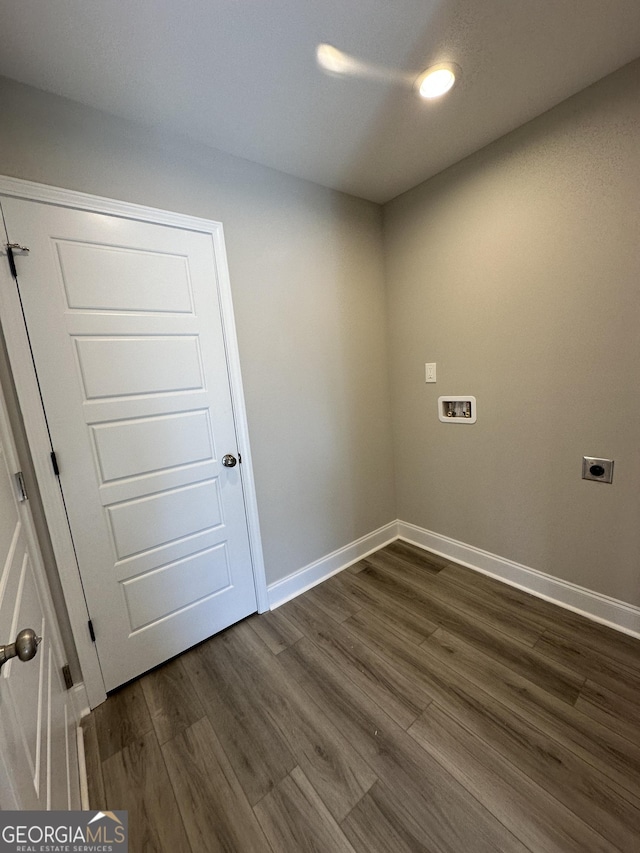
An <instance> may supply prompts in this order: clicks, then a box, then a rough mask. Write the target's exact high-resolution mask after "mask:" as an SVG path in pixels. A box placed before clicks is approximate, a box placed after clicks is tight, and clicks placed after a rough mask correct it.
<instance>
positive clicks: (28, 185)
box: [0, 175, 269, 708]
mask: <svg viewBox="0 0 640 853" xmlns="http://www.w3.org/2000/svg"><path fill="white" fill-rule="evenodd" d="M2 196H5V197H7V196H9V197H13V198H20V199H26V200H30V201H37V202H41V203H43V204H51V205H55V206H57V207H67V208H75V209H76V210H84V211H89V212H92V213H103V214H108V215H112V216H119V217H123V218H126V219H132V220H135V221H142V222H149V223H153V224H156V225H169V226H172V227H174V228H182V229H185V230H190V231H198V232H200V233H204V234H207V235H209V236H210V237H211V239H212V241H213V244H214V249H215V256H216V272H217V277H218V281H217V284H218V295H219V302H220V312H221V317H222V327H223V333H224V342H225V350H226V355H227V369H228V374H229V383H230V386H231V398H232V406H233V416H234V422H235V428H236V436H237V439H238V450H239V452H240V453H241V454H242V465H241V466H240V475H241V478H242V487H243V494H244V504H245V512H246V519H247V528H248V533H249V545H250V549H251V560H252V565H253V576H254V584H255V590H256V600H257V606H258V612H260V613H262V612H264V611H265V610H268V609H269V597H268V593H267V581H266V575H265V568H264V557H263V552H262V541H261V537H260V522H259V517H258V504H257V499H256V491H255V481H254V477H253V464H252V458H251V447H250V444H249V427H248V422H247V413H246V408H245V402H244V392H243V387H242V375H241V371H240V354H239V350H238V341H237V337H236V329H235V318H234V312H233V301H232V297H231V282H230V278H229V268H228V265H227V257H226V251H225V244H224V233H223V227H222V223H220V222H215V221H213V220H208V219H200V218H198V217H195V216H188V215H185V214H181V213H172V212H171V211H167V210H160V209H157V208H153V207H146V206H144V205H139V204H133V203H129V202H122V201H117V200H115V199H109V198H103V197H101V196H94V195H89V194H87V193H81V192H76V191H74V190H66V189H61V188H58V187H50V186H47V185H46V184H38V183H33V182H31V181H23V180H21V179H17V178H8V177H4V176H1V175H0V202H1V200H2V199H1V197H2ZM12 239H19V235H18V236H15V237H12ZM0 322H1V324H2V328H3V331H4V334H5V339H6V344H7V350H8V352H9V361H10V363H11V369H12V372H13V375H14V381H15V384H16V390H17V393H18V399H19V401H20V407H21V409H22V415H23V418H24V424H25V431H26V434H27V439H28V442H29V446H30V449H31V453H32V456H33V464H34V468H35V472H36V478H37V481H38V486H39V488H40V491H41V495H42V502H43V506H44V511H45V517H46V520H47V525H48V527H49V532H50V535H51V541H52V545H53V550H54V553H55V557H56V562H57V564H58V571H59V574H60V581H61V584H62V590H63V592H64V596H65V600H66V603H67V608H68V612H69V620H70V622H71V629H72V632H73V636H74V640H75V643H76V648H77V651H78V658H79V660H80V667H81V669H82V675H83V679H84V684H85V687H86V691H87V697H88V701H89V705H90V707H91V708H95V707H96V706H97V705H99V704H100V703H101V702H104V700H105V699H106V692H105V687H104V680H103V678H102V672H101V670H100V662H99V660H98V655H97V651H96V647H95V644H94V643H93V642H92V640H91V637H90V636H89V630H88V625H87V623H88V619H89V613H88V611H87V605H86V601H85V598H84V592H83V588H82V581H81V578H80V572H79V569H78V565H77V561H76V557H75V552H74V548H73V543H72V540H71V534H70V530H69V526H68V522H67V517H66V512H65V508H64V502H63V499H62V493H61V491H60V486H59V483H58V480H57V478H56V477H55V475H54V473H53V470H52V467H51V462H50V458H49V453H50V449H51V445H50V439H49V432H48V429H47V424H46V420H45V415H44V410H43V407H42V401H41V398H40V392H39V389H38V382H37V378H36V374H35V369H34V366H33V361H32V358H31V350H30V346H29V339H28V335H27V330H26V327H25V324H24V319H23V316H22V310H21V307H20V299H19V295H18V291H17V288H16V287H15V286H14V283H13V279H12V278H11V275H10V272H9V265H8V263H2V264H0Z"/></svg>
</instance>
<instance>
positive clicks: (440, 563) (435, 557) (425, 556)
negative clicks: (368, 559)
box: [377, 539, 451, 575]
mask: <svg viewBox="0 0 640 853" xmlns="http://www.w3.org/2000/svg"><path fill="white" fill-rule="evenodd" d="M382 550H383V551H386V552H388V553H390V554H393V555H394V556H395V557H400V558H401V559H402V560H405V561H406V562H408V563H410V564H411V565H413V566H417V567H418V568H420V569H421V570H424V571H427V572H431V573H432V574H436V575H437V574H439V573H440V572H441V571H442V569H444V568H446V567H447V566H448V565H449V563H450V562H451V560H449V558H448V557H441V556H440V555H439V554H433V553H432V552H431V551H425V550H424V548H420V547H419V546H418V545H414V544H413V543H412V542H407V541H406V540H405V539H396V541H395V542H392V543H391V544H390V545H387V547H386V548H384V549H382ZM377 553H380V551H378V552H377Z"/></svg>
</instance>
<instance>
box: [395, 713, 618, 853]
mask: <svg viewBox="0 0 640 853" xmlns="http://www.w3.org/2000/svg"><path fill="white" fill-rule="evenodd" d="M409 734H410V735H411V736H412V737H414V738H415V739H416V741H417V742H418V743H419V744H420V745H421V746H422V747H423V749H425V750H426V751H427V752H429V753H430V754H431V755H433V756H434V758H436V759H437V760H438V761H439V762H440V764H442V766H443V767H445V769H446V770H448V771H449V772H450V773H451V774H452V775H453V776H454V777H455V778H456V779H457V780H458V781H459V782H460V783H461V784H463V785H464V786H465V788H467V789H468V790H469V791H470V792H471V793H472V794H473V795H474V796H475V797H477V799H478V800H479V801H480V802H481V803H482V804H483V805H484V806H485V807H486V808H487V809H488V810H489V811H490V812H491V813H492V814H494V815H495V816H496V817H497V818H498V820H500V821H501V822H502V823H503V824H504V825H505V826H506V827H507V828H508V829H510V830H511V832H512V833H513V834H514V835H515V836H516V837H517V838H519V839H520V840H521V841H522V842H523V843H524V844H526V845H527V847H528V848H529V849H530V850H544V851H545V853H584V851H586V850H588V851H589V853H596V851H598V853H614V851H615V850H616V849H617V848H615V847H614V846H613V845H612V844H610V843H609V842H607V841H605V839H604V838H602V836H601V835H599V834H598V833H596V832H595V831H594V830H593V829H591V828H590V827H589V826H587V824H585V823H584V821H582V820H580V819H579V818H577V817H576V816H575V815H574V814H573V812H571V811H570V810H569V809H568V808H566V807H565V806H563V805H562V804H561V803H560V802H558V800H556V799H555V798H554V797H552V796H550V795H549V794H548V793H547V792H546V791H545V790H544V789H542V788H541V787H540V786H539V785H536V784H535V783H534V782H532V781H531V780H530V779H529V778H528V777H527V776H526V775H525V774H524V773H522V772H521V771H520V770H518V769H517V768H516V767H515V766H514V765H512V764H510V763H509V762H508V761H506V760H505V759H504V758H502V756H501V755H500V754H499V753H497V752H496V751H495V750H493V749H492V748H491V747H490V746H489V745H488V744H487V743H486V742H485V741H482V740H481V739H480V738H477V737H475V736H474V735H472V734H470V733H469V732H468V731H467V730H466V729H465V728H463V727H462V726H461V725H459V724H458V723H457V722H456V721H455V720H454V719H453V718H452V717H450V716H449V715H448V714H446V713H445V712H444V711H443V710H442V709H441V708H440V707H439V706H438V705H437V703H435V702H434V703H433V704H432V705H430V706H429V708H428V709H427V710H426V711H425V712H424V713H423V714H422V716H420V717H419V718H418V719H417V720H416V722H415V723H414V724H413V725H412V726H411V728H410V729H409Z"/></svg>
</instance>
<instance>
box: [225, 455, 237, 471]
mask: <svg viewBox="0 0 640 853" xmlns="http://www.w3.org/2000/svg"><path fill="white" fill-rule="evenodd" d="M222 464H223V465H224V467H225V468H235V466H236V465H237V464H238V460H237V459H236V457H235V456H234V455H233V454H232V453H227V454H226V455H225V456H223V457H222Z"/></svg>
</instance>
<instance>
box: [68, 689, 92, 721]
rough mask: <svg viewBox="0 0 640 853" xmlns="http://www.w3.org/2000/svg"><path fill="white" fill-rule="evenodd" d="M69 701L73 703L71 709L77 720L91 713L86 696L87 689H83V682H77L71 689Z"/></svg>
mask: <svg viewBox="0 0 640 853" xmlns="http://www.w3.org/2000/svg"><path fill="white" fill-rule="evenodd" d="M71 701H72V702H73V707H74V708H75V711H76V719H77V720H81V719H82V718H83V717H86V716H87V714H90V713H91V706H90V705H89V696H88V695H87V688H86V687H85V684H84V681H79V682H78V683H77V684H74V685H73V687H72V688H71Z"/></svg>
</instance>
